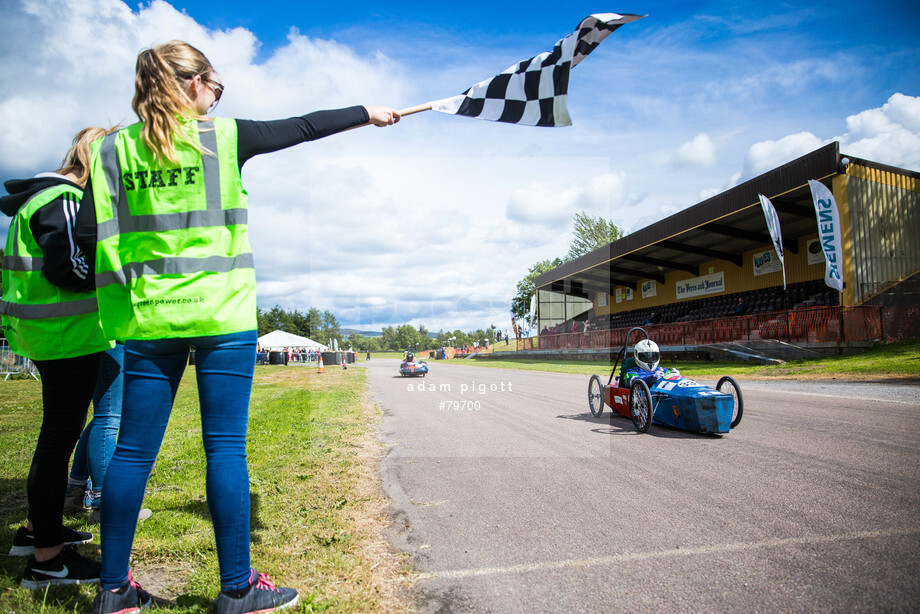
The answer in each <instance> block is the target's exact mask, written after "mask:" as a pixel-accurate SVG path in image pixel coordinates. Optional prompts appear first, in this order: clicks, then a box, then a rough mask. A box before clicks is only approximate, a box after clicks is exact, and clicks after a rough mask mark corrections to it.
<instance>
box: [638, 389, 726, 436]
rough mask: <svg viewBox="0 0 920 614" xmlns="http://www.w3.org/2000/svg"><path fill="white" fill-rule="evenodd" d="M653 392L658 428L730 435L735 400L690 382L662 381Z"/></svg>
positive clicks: (654, 418)
mask: <svg viewBox="0 0 920 614" xmlns="http://www.w3.org/2000/svg"><path fill="white" fill-rule="evenodd" d="M649 392H650V394H651V396H652V404H653V405H654V407H655V413H654V416H653V419H652V421H653V422H654V423H655V424H667V425H668V426H673V427H675V428H679V429H683V430H685V431H694V432H697V433H727V432H728V431H729V429H731V427H732V414H733V412H734V406H735V402H734V397H733V396H732V394H730V393H726V392H720V391H718V390H715V389H713V388H710V387H709V386H706V385H704V384H700V383H699V382H696V381H694V380H692V379H690V378H687V377H682V376H679V375H678V376H676V377H674V378H673V379H664V378H662V379H660V380H658V381H657V382H655V383H654V384H653V385H652V386H651V388H650V389H649Z"/></svg>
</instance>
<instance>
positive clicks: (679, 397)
mask: <svg viewBox="0 0 920 614" xmlns="http://www.w3.org/2000/svg"><path fill="white" fill-rule="evenodd" d="M634 331H638V332H639V333H641V334H642V335H644V338H645V339H648V333H647V332H645V329H643V328H639V327H635V328H631V329H629V332H628V333H626V341H625V342H624V344H623V349H622V350H620V351H619V352H618V354H617V357H616V360H615V361H614V363H613V371H611V372H610V379H609V380H607V384H606V385H604V384H602V383H601V379H600V377H598V376H597V375H592V376H591V380H590V381H589V382H588V406H589V407H590V409H591V415H593V416H594V417H595V418H597V417H600V415H601V414H602V413H603V412H604V404H605V403H606V404H607V405H609V406H610V408H611V409H612V410H613V411H614V412H616V413H617V414H619V415H621V416H624V417H626V418H631V419H632V421H633V424H634V425H635V427H636V430H637V431H639V432H640V433H645V432H647V431H648V430H649V428H650V427H651V425H652V422H657V423H659V424H666V425H668V426H672V427H675V428H679V429H683V430H686V431H693V432H697V433H711V434H719V433H727V432H728V431H729V429H732V428H734V427H736V426H738V423H739V422H741V415H742V413H743V411H744V399H743V398H742V397H741V388H740V387H739V386H738V382H736V381H735V380H734V379H732V378H731V377H729V376H727V375H726V376H724V377H722V378H721V379H720V380H719V382H718V383H717V384H716V387H715V389H713V388H710V387H709V386H706V385H704V384H700V383H698V382H696V381H694V380H692V379H689V378H686V377H683V376H682V375H680V374H679V373H673V372H672V373H667V372H664V374H663V376H662V377H660V378H659V379H658V380H657V381H654V382H653V383H652V385H651V386H649V384H647V383H646V382H645V381H644V380H642V379H640V378H639V377H633V378H632V381H631V382H630V383H629V384H626V380H627V378H626V375H625V374H626V371H628V370H629V369H631V368H633V367H635V366H636V365H635V358H634V357H631V356H629V357H627V352H628V348H629V338H630V337H631V336H632V334H633V332H634ZM621 359H623V364H622V365H620V360H621ZM618 366H619V367H620V372H619V374H617V367H618Z"/></svg>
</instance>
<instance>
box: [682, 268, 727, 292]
mask: <svg viewBox="0 0 920 614" xmlns="http://www.w3.org/2000/svg"><path fill="white" fill-rule="evenodd" d="M719 292H725V273H724V272H719V273H713V274H712V275H704V276H703V277H694V278H693V279H685V280H684V281H679V282H677V285H676V286H675V296H677V298H678V299H682V298H696V297H698V296H706V295H707V294H717V293H719Z"/></svg>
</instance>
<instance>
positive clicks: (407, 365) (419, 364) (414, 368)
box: [399, 360, 428, 377]
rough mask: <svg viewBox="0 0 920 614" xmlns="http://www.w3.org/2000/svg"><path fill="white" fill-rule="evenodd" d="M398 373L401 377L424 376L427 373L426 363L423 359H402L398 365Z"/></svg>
mask: <svg viewBox="0 0 920 614" xmlns="http://www.w3.org/2000/svg"><path fill="white" fill-rule="evenodd" d="M399 374H400V375H402V376H403V377H425V375H427V374H428V363H427V362H425V361H424V360H419V361H414V360H413V361H408V360H404V361H402V363H401V364H400V365H399Z"/></svg>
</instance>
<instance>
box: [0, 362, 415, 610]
mask: <svg viewBox="0 0 920 614" xmlns="http://www.w3.org/2000/svg"><path fill="white" fill-rule="evenodd" d="M366 385H367V384H366V379H365V372H364V370H363V369H349V370H347V371H342V370H340V369H326V373H324V374H317V373H316V369H315V368H305V367H300V366H288V367H284V366H280V365H277V366H264V367H262V366H260V367H257V368H256V379H255V383H254V386H253V395H252V402H251V409H250V426H249V442H248V453H249V467H250V487H251V491H252V495H251V500H252V520H251V542H252V561H253V566H254V567H256V568H257V569H258V570H259V571H262V572H266V573H268V574H270V575H271V576H272V578H273V579H274V580H276V581H277V582H278V583H279V584H280V585H283V586H293V587H295V588H297V589H298V590H299V591H300V595H301V603H302V605H301V607H300V609H299V610H298V609H295V610H291V611H292V612H326V611H329V612H368V611H404V610H405V609H406V607H407V605H406V604H407V603H408V602H407V601H406V597H405V595H404V594H402V592H401V591H402V587H405V586H406V585H407V583H408V582H407V578H408V575H409V571H408V568H407V567H406V565H405V561H404V559H403V558H402V557H401V556H399V555H395V554H393V553H391V552H390V551H389V549H388V548H386V547H385V546H381V544H382V543H383V542H382V539H381V537H380V534H379V533H380V531H381V530H382V527H383V526H384V523H385V521H386V515H385V498H384V497H383V495H382V493H381V492H380V491H379V489H378V488H377V479H376V466H377V459H378V458H379V454H380V452H379V449H377V447H376V446H378V445H379V444H378V443H377V441H376V439H375V438H374V437H373V436H372V435H370V436H369V433H371V432H372V427H371V424H372V423H373V422H374V421H375V420H377V419H378V416H377V410H376V408H374V407H372V406H371V405H370V404H369V403H368V401H367V400H366V397H365V391H366ZM0 398H2V400H0V449H2V450H3V451H4V454H3V458H2V460H0V542H2V546H0V548H2V549H4V550H3V551H5V549H6V548H8V546H9V544H10V543H11V541H12V537H13V533H14V532H15V530H16V528H17V527H18V526H19V525H20V524H22V523H24V522H25V519H26V511H27V504H26V496H25V478H26V475H27V473H28V469H29V463H30V461H31V455H32V451H33V449H34V445H35V439H36V437H37V434H38V426H39V424H40V420H41V389H40V384H39V383H38V382H35V381H34V380H20V381H10V382H0ZM204 473H205V459H204V452H203V450H202V445H201V426H200V418H199V414H198V400H197V388H196V385H195V378H194V370H193V368H190V369H189V370H188V371H187V372H186V375H185V377H184V378H183V382H182V385H181V387H180V389H179V394H178V396H177V399H176V404H175V408H174V410H173V414H172V417H171V419H170V425H169V429H168V430H167V434H166V438H165V440H164V442H163V447H162V449H161V451H160V455H159V457H158V459H157V463H156V466H155V467H154V471H153V474H152V475H151V479H150V482H149V485H148V490H147V496H146V498H145V500H144V505H145V507H149V508H150V509H152V510H153V512H154V514H153V516H152V517H151V518H150V519H149V520H147V521H145V522H143V523H141V524H140V526H139V527H138V531H137V536H136V538H135V543H134V550H133V559H132V568H133V569H134V572H135V578H136V579H137V580H138V581H140V582H141V584H142V586H144V587H145V588H146V589H147V590H149V591H150V592H151V593H153V594H154V595H155V596H158V597H161V598H165V599H167V600H168V601H169V605H168V606H166V607H169V611H170V612H206V611H209V610H210V604H211V602H212V600H213V599H214V597H216V595H217V591H218V590H219V580H218V578H219V574H218V568H217V555H216V550H215V547H214V537H213V532H212V529H211V523H210V517H209V513H208V508H207V504H206V501H205V494H204V493H205V485H204ZM67 523H68V524H69V525H70V526H73V527H76V528H82V529H85V530H91V531H94V532H97V531H98V529H97V527H94V526H90V525H87V524H86V523H85V518H80V517H76V518H71V519H68V520H67ZM82 551H83V552H84V553H86V554H90V555H98V537H97V538H96V540H95V544H94V545H93V546H92V547H89V546H85V547H83V548H82ZM24 564H25V560H24V559H21V558H18V557H7V556H0V568H2V574H0V613H6V612H16V613H17V614H19V613H22V614H30V613H38V612H42V613H58V612H86V611H89V609H90V605H91V603H92V599H93V597H94V595H95V592H96V588H95V587H93V586H82V587H78V586H68V587H54V588H51V589H49V590H47V591H35V592H32V591H28V590H26V589H22V588H19V586H18V583H19V579H20V577H21V573H22V570H23V567H24Z"/></svg>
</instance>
